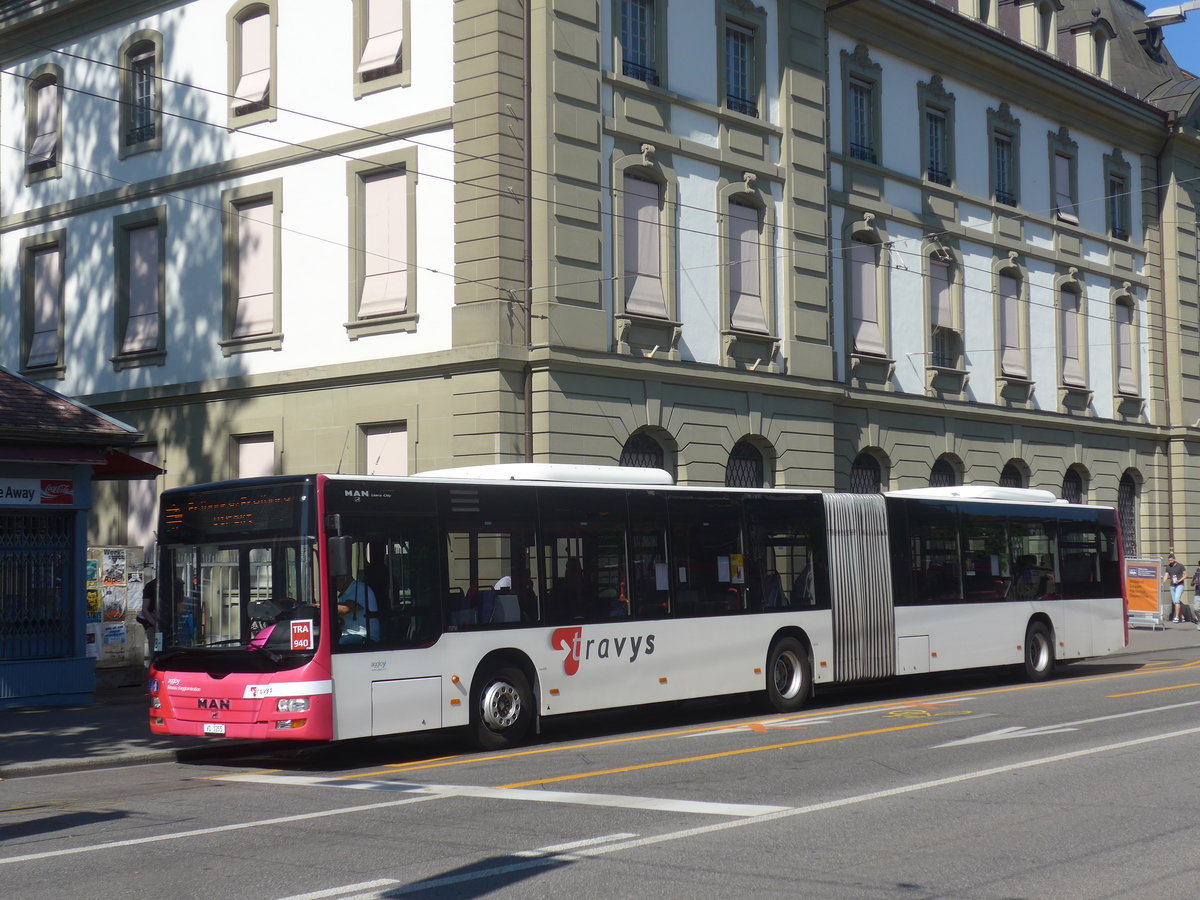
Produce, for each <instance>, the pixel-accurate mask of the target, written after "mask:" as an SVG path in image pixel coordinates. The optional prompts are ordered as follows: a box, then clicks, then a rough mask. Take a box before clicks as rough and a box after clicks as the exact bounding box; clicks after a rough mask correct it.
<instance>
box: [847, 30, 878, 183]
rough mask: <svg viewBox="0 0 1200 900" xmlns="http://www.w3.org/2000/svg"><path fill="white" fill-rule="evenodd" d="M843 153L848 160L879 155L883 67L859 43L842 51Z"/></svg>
mask: <svg viewBox="0 0 1200 900" xmlns="http://www.w3.org/2000/svg"><path fill="white" fill-rule="evenodd" d="M841 58H842V140H843V141H844V142H845V143H844V144H843V147H844V150H843V152H844V153H845V154H846V155H848V156H849V157H850V158H851V159H857V160H861V161H863V162H869V163H878V162H879V161H880V160H881V159H882V157H883V153H882V148H881V146H880V144H881V138H882V133H883V130H882V124H881V121H880V117H881V113H880V108H879V106H880V102H881V97H880V91H881V85H882V83H883V82H882V78H883V69H882V67H881V66H879V64H878V63H875V62H872V61H871V57H870V55H869V54H868V53H867V48H866V47H865V46H863V45H862V44H859V45H858V46H857V47H855V48H854V52H853V53H847V52H846V51H845V50H843V51H842V54H841Z"/></svg>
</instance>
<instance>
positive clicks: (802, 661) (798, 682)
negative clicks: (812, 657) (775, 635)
mask: <svg viewBox="0 0 1200 900" xmlns="http://www.w3.org/2000/svg"><path fill="white" fill-rule="evenodd" d="M811 690H812V670H811V668H810V667H809V660H808V651H807V650H805V649H804V645H803V644H801V643H800V642H799V641H798V640H796V639H795V638H793V637H785V638H780V639H779V640H778V641H776V642H775V643H774V644H772V645H771V649H770V651H769V652H768V653H767V702H768V703H769V704H770V705H771V708H772V709H774V710H775V711H776V712H781V713H787V712H795V711H796V710H798V709H799V708H800V707H802V706H803V705H804V703H805V701H806V700H808V695H809V692H810V691H811Z"/></svg>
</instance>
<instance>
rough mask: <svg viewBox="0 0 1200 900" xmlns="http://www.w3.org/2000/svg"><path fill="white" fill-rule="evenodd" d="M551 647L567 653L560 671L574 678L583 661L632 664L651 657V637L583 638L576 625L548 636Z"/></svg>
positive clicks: (580, 626) (580, 627) (581, 627)
mask: <svg viewBox="0 0 1200 900" xmlns="http://www.w3.org/2000/svg"><path fill="white" fill-rule="evenodd" d="M550 646H551V647H552V648H553V649H555V650H564V651H566V654H567V655H566V656H565V657H563V672H565V673H566V674H567V675H574V674H575V673H576V672H578V671H579V664H580V663H581V662H583V661H584V660H592V659H595V660H602V659H603V660H614V661H615V660H618V659H628V660H629V662H631V663H632V662H637V659H638V657H639V656H650V655H651V654H652V653H654V635H652V634H646V635H641V634H637V635H633V636H631V637H598V638H597V637H589V638H584V636H583V626H582V625H575V626H572V627H568V628H556V629H555V630H554V632H553V633H552V634H551V635H550Z"/></svg>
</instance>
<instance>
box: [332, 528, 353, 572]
mask: <svg viewBox="0 0 1200 900" xmlns="http://www.w3.org/2000/svg"><path fill="white" fill-rule="evenodd" d="M353 546H354V538H352V537H350V535H348V534H339V535H336V536H334V537H331V538H330V539H329V542H328V544H327V549H328V553H329V576H330V577H331V578H342V577H344V576H346V575H349V574H350V572H351V568H350V567H351V552H350V551H351V548H352V547H353Z"/></svg>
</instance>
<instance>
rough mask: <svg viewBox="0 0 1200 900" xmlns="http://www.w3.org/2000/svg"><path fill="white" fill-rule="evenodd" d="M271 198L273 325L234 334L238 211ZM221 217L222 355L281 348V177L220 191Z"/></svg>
mask: <svg viewBox="0 0 1200 900" xmlns="http://www.w3.org/2000/svg"><path fill="white" fill-rule="evenodd" d="M268 198H269V199H270V202H271V214H272V219H273V222H274V228H275V235H276V240H275V248H274V292H273V293H274V297H273V306H274V312H273V315H274V328H272V330H271V331H270V332H269V333H266V334H254V335H247V336H245V337H235V336H234V335H233V326H234V323H235V321H236V319H237V311H238V309H237V307H238V296H239V295H238V288H239V281H238V258H239V237H240V229H239V227H238V225H239V222H240V221H241V214H240V212H239V210H240V209H241V208H242V207H244V206H248V205H250V204H252V203H256V202H257V201H260V200H264V199H268ZM221 219H222V245H223V246H222V250H223V258H222V262H221V286H222V317H221V340H220V341H219V345H220V347H221V351H222V353H224V354H225V356H231V355H232V354H234V353H247V352H251V351H256V350H280V349H281V348H282V347H283V241H282V229H281V223H282V220H283V179H281V178H276V179H272V180H270V181H263V182H258V183H256V184H248V185H244V186H242V187H237V188H231V189H229V190H226V191H222V193H221Z"/></svg>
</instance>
